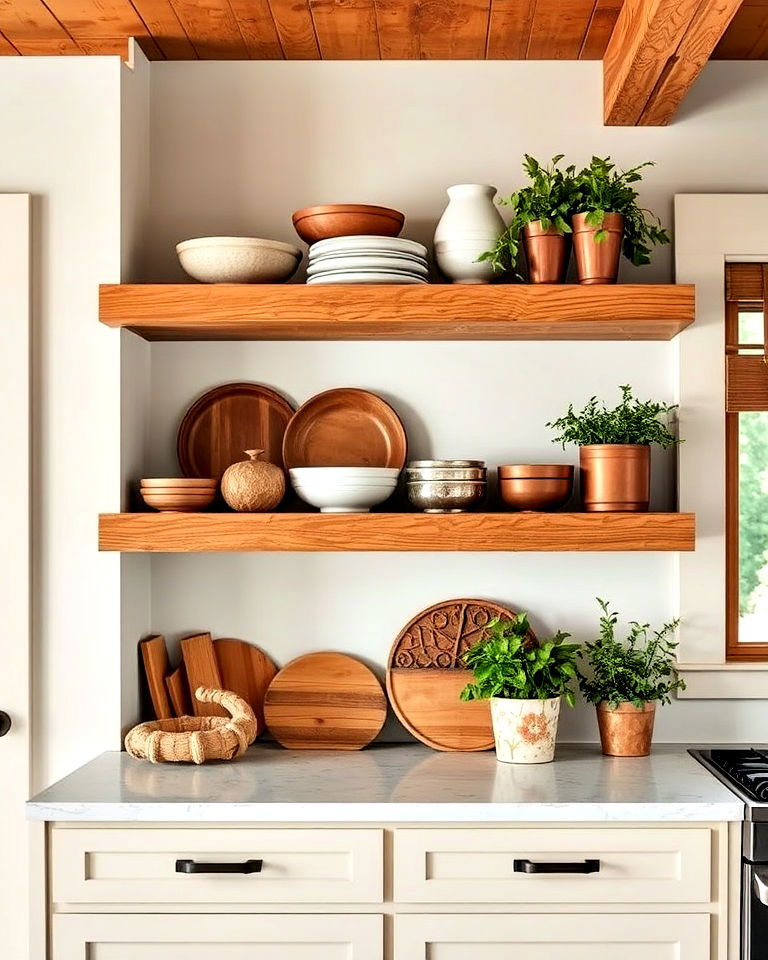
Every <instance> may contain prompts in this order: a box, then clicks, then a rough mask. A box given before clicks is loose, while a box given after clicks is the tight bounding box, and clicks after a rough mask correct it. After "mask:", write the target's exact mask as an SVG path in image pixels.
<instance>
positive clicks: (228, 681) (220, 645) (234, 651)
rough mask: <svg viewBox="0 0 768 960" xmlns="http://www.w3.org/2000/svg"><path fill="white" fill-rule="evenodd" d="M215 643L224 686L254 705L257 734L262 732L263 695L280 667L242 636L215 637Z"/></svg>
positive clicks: (263, 723) (263, 722) (263, 725)
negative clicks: (232, 637)
mask: <svg viewBox="0 0 768 960" xmlns="http://www.w3.org/2000/svg"><path fill="white" fill-rule="evenodd" d="M213 646H214V649H215V651H216V660H217V662H218V664H219V673H220V674H221V684H222V686H223V687H224V689H225V690H232V691H233V692H234V693H236V694H237V695H238V696H239V697H242V698H243V700H245V702H246V703H249V704H250V705H251V708H252V709H253V712H254V713H255V714H256V724H257V726H256V736H257V737H258V736H260V735H261V734H262V733H264V727H265V721H264V697H265V696H266V693H267V690H268V689H269V685H270V683H271V682H272V680H273V679H274V678H275V675H276V674H277V667H276V666H275V665H274V663H273V662H272V660H270V658H269V657H268V656H267V655H266V653H264V651H263V650H261V649H260V648H259V647H257V646H255V645H254V644H252V643H245V642H244V641H243V640H232V639H229V638H222V639H219V640H214V641H213Z"/></svg>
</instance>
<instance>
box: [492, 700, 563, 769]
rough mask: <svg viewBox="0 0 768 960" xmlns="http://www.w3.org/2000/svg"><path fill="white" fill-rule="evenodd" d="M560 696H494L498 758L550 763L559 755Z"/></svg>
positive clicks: (517, 761)
mask: <svg viewBox="0 0 768 960" xmlns="http://www.w3.org/2000/svg"><path fill="white" fill-rule="evenodd" d="M559 717H560V697H552V699H551V700H505V699H502V698H501V697H491V719H492V720H493V736H494V739H495V741H496V759H497V760H501V761H502V762H503V763H549V761H550V760H554V759H555V740H556V739H557V721H558V719H559Z"/></svg>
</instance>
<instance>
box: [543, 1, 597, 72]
mask: <svg viewBox="0 0 768 960" xmlns="http://www.w3.org/2000/svg"><path fill="white" fill-rule="evenodd" d="M594 5H595V3H594V0H537V3H536V9H535V11H534V14H533V24H532V26H531V38H530V41H529V43H528V51H527V55H526V56H527V59H528V60H577V59H578V57H579V53H580V52H581V47H582V44H583V43H584V38H585V36H586V33H587V27H588V26H589V21H590V18H591V16H592V9H593V7H594Z"/></svg>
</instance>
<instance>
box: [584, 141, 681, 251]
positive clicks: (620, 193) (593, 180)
mask: <svg viewBox="0 0 768 960" xmlns="http://www.w3.org/2000/svg"><path fill="white" fill-rule="evenodd" d="M653 165H654V164H653V163H652V162H651V161H650V160H649V161H647V162H646V163H641V164H639V166H637V167H632V169H631V170H622V171H619V170H618V169H617V168H616V164H615V163H613V161H612V160H611V158H610V157H592V159H591V161H590V163H589V166H587V167H584V169H583V170H581V171H579V173H578V174H577V175H576V177H575V192H576V201H575V208H574V211H573V212H574V213H586V214H587V216H586V222H587V226H590V227H596V228H598V229H597V233H596V234H595V241H596V242H597V243H601V242H602V241H603V240H605V238H606V237H607V235H608V234H607V231H605V230H603V229H602V226H603V223H604V221H605V215H606V214H607V213H620V214H621V215H622V216H623V217H624V239H623V242H622V252H623V254H624V256H625V257H626V258H627V260H629V261H630V262H631V263H633V264H634V265H635V266H636V267H640V266H643V265H644V264H646V263H650V262H651V247H652V246H655V245H657V244H663V243H669V234H668V233H667V231H666V230H665V229H664V228H663V227H662V225H661V221H660V220H659V218H658V217H657V216H656V215H655V214H653V213H651V211H650V210H646V209H645V208H644V207H641V206H640V205H639V204H638V202H637V199H638V196H639V194H638V192H637V190H635V188H634V186H633V184H635V183H637V182H638V181H640V180H642V179H643V176H642V174H641V173H640V171H641V170H642V169H643V168H645V167H652V166H653Z"/></svg>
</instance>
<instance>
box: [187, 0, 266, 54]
mask: <svg viewBox="0 0 768 960" xmlns="http://www.w3.org/2000/svg"><path fill="white" fill-rule="evenodd" d="M171 2H172V4H173V9H174V10H175V11H176V16H177V17H178V18H179V21H180V23H181V25H182V26H183V27H184V30H185V32H186V34H187V36H188V37H189V41H190V43H191V44H192V46H193V47H194V48H195V51H196V53H197V55H198V57H200V59H201V60H248V48H247V47H246V45H245V41H244V40H243V37H242V35H241V33H240V29H239V28H238V26H237V20H235V16H234V14H233V13H232V9H231V8H230V6H229V3H228V2H227V0H171Z"/></svg>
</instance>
